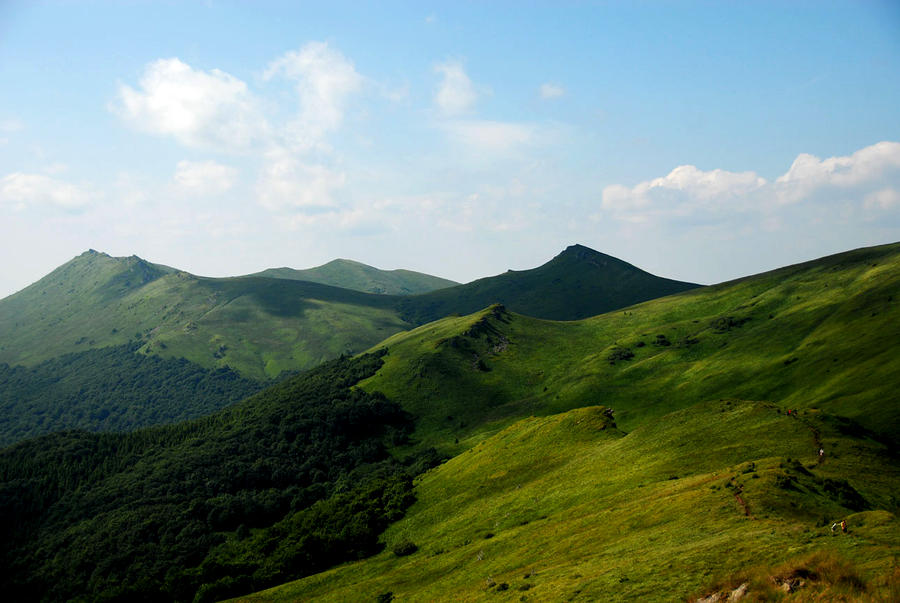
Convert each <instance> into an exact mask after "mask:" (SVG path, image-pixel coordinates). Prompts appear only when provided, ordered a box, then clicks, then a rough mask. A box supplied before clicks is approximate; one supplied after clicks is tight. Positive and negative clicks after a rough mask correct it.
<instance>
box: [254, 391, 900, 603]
mask: <svg viewBox="0 0 900 603" xmlns="http://www.w3.org/2000/svg"><path fill="white" fill-rule="evenodd" d="M820 444H822V445H824V446H825V447H826V448H827V449H828V450H829V451H832V450H834V451H837V450H840V451H841V453H840V454H837V453H835V454H833V455H831V456H829V457H828V460H827V462H825V463H822V464H817V461H816V456H815V450H816V448H817V447H818V446H819V445H820ZM886 452H887V451H886V449H885V447H884V446H882V445H879V444H877V443H874V442H872V441H870V440H866V439H862V438H854V437H851V436H848V435H846V434H844V433H842V432H841V431H840V430H838V429H835V428H834V427H833V425H832V424H831V423H830V422H829V419H828V418H827V417H823V416H816V415H809V416H808V417H804V418H798V417H795V416H788V415H786V414H785V413H782V412H780V411H779V409H778V408H777V407H775V406H774V405H771V404H767V403H759V402H748V401H741V400H725V401H721V402H719V401H716V402H709V403H700V404H696V405H693V406H691V407H689V408H686V409H684V410H681V411H677V412H675V413H672V414H669V415H666V416H663V417H660V418H659V419H654V420H650V421H648V422H647V423H645V424H644V425H642V426H641V427H639V428H637V429H635V430H634V431H632V432H630V433H628V434H625V433H624V432H622V431H620V430H619V429H617V428H616V426H615V423H614V422H613V420H612V419H611V418H610V417H609V416H608V414H607V412H606V409H604V408H602V407H588V408H582V409H576V410H572V411H569V412H567V413H563V414H559V415H554V416H550V417H540V418H530V419H524V420H522V421H520V422H517V423H515V424H513V425H511V426H510V427H508V428H506V429H504V430H503V431H501V432H499V433H498V434H496V435H495V436H493V437H491V438H489V439H487V440H485V441H484V442H482V443H480V444H479V445H478V446H476V447H474V448H472V449H470V450H468V451H466V452H464V453H462V454H460V455H459V456H457V457H456V458H454V459H452V460H450V461H449V462H447V463H446V464H444V465H442V466H441V467H438V468H436V469H434V470H432V471H430V472H429V473H427V474H426V475H425V476H423V478H422V479H421V481H419V482H418V484H417V487H416V495H417V502H416V503H415V504H414V505H413V506H412V507H411V508H410V510H409V512H408V514H407V516H406V517H405V518H404V519H402V520H401V521H399V522H397V523H396V524H394V525H393V526H391V527H390V528H389V529H388V531H387V532H386V533H385V535H384V538H383V540H384V542H385V543H386V544H387V549H386V550H385V551H384V552H382V553H380V554H378V555H376V556H375V557H373V558H371V559H368V560H365V561H361V562H356V563H352V564H347V565H344V566H341V567H338V568H335V569H333V570H329V571H327V572H324V573H322V574H318V575H315V576H311V577H309V578H305V579H302V580H300V581H298V582H295V583H291V584H286V585H283V586H281V587H277V588H274V589H272V590H269V591H265V592H261V593H258V594H257V595H255V596H247V597H242V598H240V599H237V600H238V601H311V600H315V601H365V600H376V598H377V597H379V596H380V597H381V599H378V600H388V601H389V600H396V601H481V600H500V601H679V600H682V601H684V600H687V599H688V596H689V595H691V594H695V593H706V592H709V589H708V586H707V585H708V584H709V583H711V582H713V581H714V580H715V579H716V578H717V577H720V576H723V575H727V574H729V573H731V572H738V571H742V570H747V569H748V568H751V567H754V566H756V565H758V564H767V565H772V564H778V563H782V562H784V561H786V560H787V561H792V560H793V561H795V564H796V565H797V566H798V567H799V568H801V570H802V569H805V568H804V565H803V560H805V559H808V558H809V556H810V555H811V554H814V553H817V554H818V555H819V556H820V557H823V556H824V557H825V558H830V559H834V560H837V561H838V563H836V564H832V565H844V566H847V567H848V569H847V570H845V571H844V572H843V573H841V574H838V575H834V576H832V577H829V576H828V575H822V576H817V575H816V574H815V573H813V572H811V571H809V570H806V571H805V572H804V571H798V572H797V574H796V575H798V576H801V577H803V578H804V580H803V582H802V586H801V581H800V580H799V579H798V580H796V582H795V583H794V588H795V590H798V592H797V593H796V594H797V595H798V598H796V599H787V600H812V597H809V595H810V594H813V595H814V594H815V593H816V592H819V591H820V590H821V586H822V584H820V583H824V582H825V581H827V580H828V579H829V578H830V579H831V580H833V581H834V582H838V583H840V581H846V583H845V584H839V586H842V587H843V589H842V590H841V591H839V592H840V593H841V594H844V593H846V594H847V595H849V597H847V598H835V599H827V600H835V601H837V600H854V601H877V600H888V599H887V597H890V596H891V594H890V593H891V585H890V584H885V583H883V582H881V581H882V580H884V579H885V578H887V579H890V578H891V573H892V571H894V568H895V565H894V564H895V561H894V557H893V556H894V555H895V554H896V552H897V551H898V550H900V536H898V535H900V529H898V528H900V521H898V519H897V517H896V515H895V514H896V513H897V512H898V508H897V500H896V499H895V498H894V497H893V492H895V490H894V488H895V487H896V485H897V484H898V483H900V471H898V469H897V465H896V463H895V462H894V460H895V459H892V458H891V457H889V456H887V455H886ZM841 519H846V520H847V521H848V522H849V525H850V526H851V527H850V531H849V533H847V534H841V533H840V532H838V533H837V534H833V533H832V531H831V529H830V525H831V523H832V522H834V521H840V520H841ZM413 545H414V546H413ZM410 550H412V551H413V552H411V553H407V551H410ZM395 551H399V552H395ZM401 553H402V554H401ZM832 569H833V568H832ZM774 586H778V585H774ZM826 586H827V585H826ZM893 586H894V587H896V586H897V584H896V583H895V584H894V585H893ZM734 587H738V584H734ZM745 588H746V586H745ZM753 588H756V586H755V585H754V587H753ZM729 590H731V589H730V588H729ZM748 594H749V595H750V596H751V597H752V596H753V595H755V594H756V593H755V592H752V591H751V592H750V593H748ZM779 594H782V593H780V592H779ZM807 597H809V598H807ZM721 600H724V599H721ZM749 600H757V599H752V598H751V599H749ZM765 600H771V599H765ZM778 600H781V599H778ZM816 600H818V599H816Z"/></svg>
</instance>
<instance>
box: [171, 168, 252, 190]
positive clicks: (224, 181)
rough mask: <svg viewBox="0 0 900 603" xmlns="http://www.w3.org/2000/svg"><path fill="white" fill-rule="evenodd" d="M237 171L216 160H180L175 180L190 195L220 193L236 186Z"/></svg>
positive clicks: (177, 185)
mask: <svg viewBox="0 0 900 603" xmlns="http://www.w3.org/2000/svg"><path fill="white" fill-rule="evenodd" d="M236 177H237V171H236V170H235V169H234V168H233V167H229V166H227V165H222V164H221V163H216V162H215V161H187V160H184V161H179V162H178V165H177V166H176V167H175V176H174V177H173V180H174V182H175V186H176V188H177V189H178V190H179V191H180V192H182V193H185V194H190V195H220V194H222V193H224V192H225V191H227V190H229V189H231V188H232V187H233V186H234V183H235V179H236Z"/></svg>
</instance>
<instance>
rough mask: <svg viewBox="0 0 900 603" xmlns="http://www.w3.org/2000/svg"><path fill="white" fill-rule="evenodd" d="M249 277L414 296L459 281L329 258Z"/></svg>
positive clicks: (264, 271)
mask: <svg viewBox="0 0 900 603" xmlns="http://www.w3.org/2000/svg"><path fill="white" fill-rule="evenodd" d="M252 276H265V277H271V278H286V279H291V280H295V281H310V282H313V283H321V284H323V285H332V286H334V287H342V288H344V289H352V290H354V291H364V292H366V293H380V294H385V295H415V294H417V293H427V292H429V291H434V290H436V289H444V288H446V287H452V286H454V285H458V284H459V283H457V282H455V281H451V280H448V279H445V278H440V277H437V276H431V275H430V274H422V273H421V272H413V271H412V270H379V269H378V268H373V267H372V266H367V265H366V264H362V263H360V262H354V261H353V260H332V261H331V262H328V263H327V264H324V265H322V266H318V267H316V268H309V269H307V270H295V269H293V268H269V269H268V270H263V271H262V272H258V273H256V274H254V275H252Z"/></svg>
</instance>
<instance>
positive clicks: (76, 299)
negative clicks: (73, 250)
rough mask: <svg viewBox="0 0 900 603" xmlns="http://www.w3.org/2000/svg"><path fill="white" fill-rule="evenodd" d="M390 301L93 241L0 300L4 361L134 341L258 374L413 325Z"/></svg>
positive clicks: (305, 363) (28, 361) (294, 366)
mask: <svg viewBox="0 0 900 603" xmlns="http://www.w3.org/2000/svg"><path fill="white" fill-rule="evenodd" d="M393 304H394V301H393V299H392V298H389V297H386V296H382V295H372V294H365V293H359V292H356V291H350V290H347V289H339V288H337V287H329V286H327V285H320V284H317V283H308V282H301V281H290V280H283V279H266V278H257V277H243V278H228V279H211V278H201V277H196V276H193V275H190V274H187V273H185V272H179V271H175V270H173V269H171V268H166V267H161V266H157V265H155V264H150V263H148V262H146V261H144V260H141V259H140V258H137V257H130V258H113V257H110V256H108V255H105V254H101V253H97V252H94V251H89V252H86V253H84V254H82V255H80V256H78V257H77V258H75V259H74V260H72V261H70V262H68V263H67V264H65V265H63V266H61V267H60V268H58V269H57V270H55V271H54V272H52V273H51V274H49V275H48V276H46V277H45V278H43V279H41V280H40V281H38V282H37V283H35V284H33V285H31V286H30V287H28V288H26V289H24V290H23V291H20V292H19V293H16V294H15V295H12V296H10V297H8V298H6V299H4V300H2V301H0V334H2V338H0V362H5V363H7V364H11V365H13V364H24V365H33V364H36V363H38V362H41V361H43V360H47V359H49V358H53V357H55V356H59V355H61V354H66V353H73V352H80V351H84V350H85V349H88V348H100V347H107V346H115V345H123V344H126V343H129V342H135V341H137V342H139V343H141V347H140V351H141V352H144V353H153V354H158V355H161V356H164V357H182V358H186V359H188V360H190V361H192V362H195V363H197V364H199V365H201V366H203V367H207V368H219V367H231V368H233V369H235V370H237V371H239V372H241V373H242V374H244V375H245V376H249V377H253V378H257V379H261V378H266V377H274V376H276V375H278V374H279V373H281V372H282V371H285V370H299V369H304V368H309V367H311V366H315V365H317V364H319V363H321V362H323V361H324V360H326V359H329V358H334V357H336V356H338V355H340V354H342V353H347V352H356V351H360V350H362V349H365V348H366V347H368V346H370V345H372V344H373V343H375V342H377V341H379V340H381V339H383V338H384V337H386V336H387V335H389V334H392V333H396V332H397V331H399V330H402V329H404V328H408V326H409V325H408V324H407V323H405V322H403V321H402V320H400V319H399V318H398V317H397V315H396V312H395V310H394V308H393Z"/></svg>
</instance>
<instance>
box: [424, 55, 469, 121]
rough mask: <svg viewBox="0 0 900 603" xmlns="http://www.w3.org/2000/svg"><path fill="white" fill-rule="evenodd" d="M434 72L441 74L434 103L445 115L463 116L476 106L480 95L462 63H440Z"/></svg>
mask: <svg viewBox="0 0 900 603" xmlns="http://www.w3.org/2000/svg"><path fill="white" fill-rule="evenodd" d="M434 71H435V72H436V73H439V74H441V83H440V85H439V86H438V90H437V92H436V93H435V96H434V103H435V105H437V107H438V109H439V110H440V112H441V113H442V114H443V115H445V116H453V115H461V114H463V113H465V112H467V111H469V110H470V109H471V108H472V107H473V106H475V101H476V100H478V94H477V92H476V91H475V87H474V86H473V85H472V80H470V79H469V76H468V75H466V72H465V70H464V69H463V66H462V64H461V63H460V62H458V61H448V62H446V63H440V64H438V65H435V66H434Z"/></svg>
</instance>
